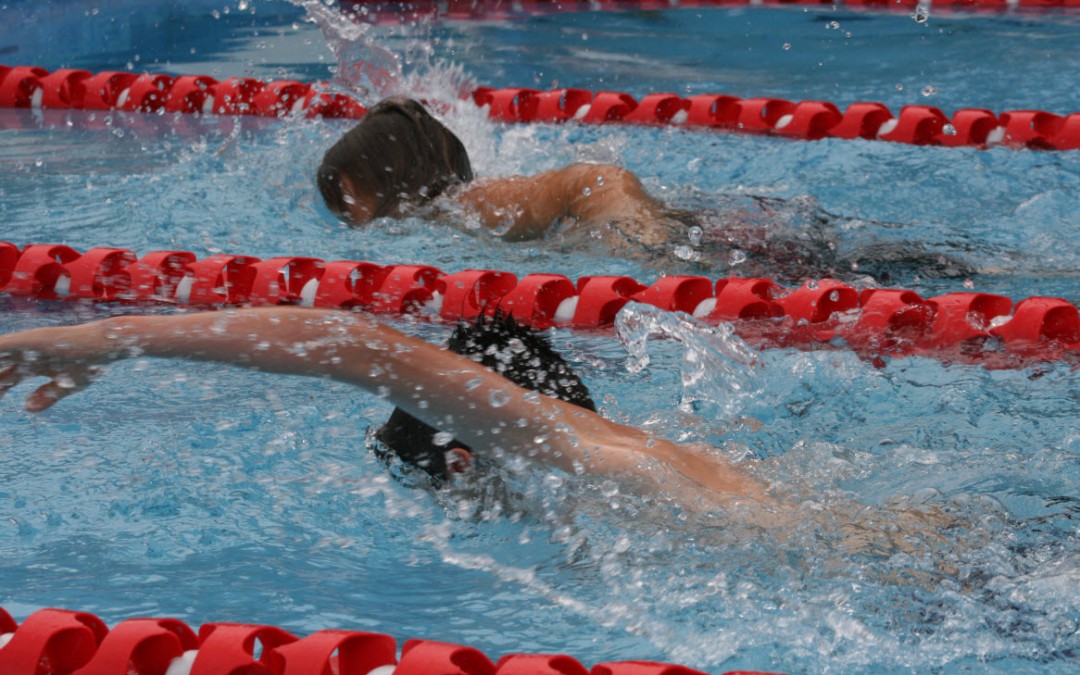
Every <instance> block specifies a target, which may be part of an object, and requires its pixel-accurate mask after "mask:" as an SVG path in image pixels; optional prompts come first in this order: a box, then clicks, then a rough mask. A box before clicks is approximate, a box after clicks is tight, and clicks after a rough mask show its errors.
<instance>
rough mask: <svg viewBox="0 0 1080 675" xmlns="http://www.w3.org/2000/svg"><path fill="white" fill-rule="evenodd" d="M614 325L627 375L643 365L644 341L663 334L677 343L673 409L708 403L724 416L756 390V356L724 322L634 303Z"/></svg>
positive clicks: (646, 355) (646, 354)
mask: <svg viewBox="0 0 1080 675" xmlns="http://www.w3.org/2000/svg"><path fill="white" fill-rule="evenodd" d="M615 328H616V331H617V333H618V336H619V339H620V340H621V341H622V343H623V346H624V347H625V348H626V351H627V354H628V356H627V361H626V368H627V370H628V371H630V372H631V373H638V372H641V371H642V370H643V369H645V368H646V367H647V366H648V365H649V360H650V357H649V352H648V343H649V340H650V339H652V338H667V339H669V340H675V341H677V342H679V343H680V344H681V345H682V346H683V348H684V352H683V355H682V386H683V388H682V392H681V396H680V401H679V407H680V409H682V410H683V411H685V412H691V411H692V410H693V409H694V408H695V406H696V405H697V404H709V405H714V406H718V407H719V412H718V414H719V415H720V416H722V417H730V416H733V415H734V414H735V413H736V412H737V411H738V410H740V409H741V408H742V406H743V405H744V404H745V403H746V401H748V400H749V399H752V398H753V397H754V396H755V394H756V392H757V390H758V384H757V380H758V378H757V376H756V370H755V369H756V368H757V366H758V359H757V354H756V352H754V350H753V349H751V348H750V346H749V345H747V344H746V343H745V342H743V341H742V340H741V339H740V338H738V337H737V336H736V335H735V334H734V331H733V330H732V328H731V326H730V325H727V324H722V325H719V326H707V325H705V324H702V323H699V322H696V321H694V320H693V319H691V318H690V317H688V316H687V315H685V314H680V313H676V312H668V311H664V310H661V309H658V308H656V307H653V306H651V305H637V304H634V305H629V306H627V307H626V308H624V309H623V311H622V312H620V313H619V315H618V316H617V317H616V321H615Z"/></svg>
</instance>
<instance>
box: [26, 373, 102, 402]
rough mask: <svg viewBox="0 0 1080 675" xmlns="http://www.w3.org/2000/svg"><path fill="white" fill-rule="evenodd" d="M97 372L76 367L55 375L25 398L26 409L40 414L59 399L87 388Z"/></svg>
mask: <svg viewBox="0 0 1080 675" xmlns="http://www.w3.org/2000/svg"><path fill="white" fill-rule="evenodd" d="M99 372H100V370H99V369H98V368H94V367H77V368H69V369H67V370H66V371H64V372H62V373H58V374H56V375H55V376H53V378H52V379H51V380H50V381H49V382H47V383H45V384H43V385H41V386H40V387H38V388H37V389H36V390H34V392H33V393H31V394H30V395H29V396H27V397H26V409H27V410H28V411H30V412H41V411H42V410H45V409H47V408H50V407H52V405H53V404H54V403H56V402H57V401H59V400H60V399H63V398H66V397H68V396H71V395H72V394H74V393H77V392H80V391H82V390H83V389H85V388H86V387H88V386H89V385H90V384H91V383H92V382H93V381H94V379H96V377H97V375H98V373H99Z"/></svg>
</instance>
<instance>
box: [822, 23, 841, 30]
mask: <svg viewBox="0 0 1080 675" xmlns="http://www.w3.org/2000/svg"><path fill="white" fill-rule="evenodd" d="M825 28H827V29H829V30H839V29H840V22H839V21H830V22H829V23H827V24H825Z"/></svg>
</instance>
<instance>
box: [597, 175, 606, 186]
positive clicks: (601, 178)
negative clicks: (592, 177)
mask: <svg viewBox="0 0 1080 675" xmlns="http://www.w3.org/2000/svg"><path fill="white" fill-rule="evenodd" d="M596 184H597V185H603V184H604V177H603V176H597V177H596Z"/></svg>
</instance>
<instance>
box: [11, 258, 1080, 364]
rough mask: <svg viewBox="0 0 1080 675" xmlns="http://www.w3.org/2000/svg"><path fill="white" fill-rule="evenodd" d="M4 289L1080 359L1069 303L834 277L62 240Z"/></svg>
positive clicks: (861, 349)
mask: <svg viewBox="0 0 1080 675" xmlns="http://www.w3.org/2000/svg"><path fill="white" fill-rule="evenodd" d="M0 293H6V294H8V295H12V296H16V297H27V298H35V299H41V300H58V299H68V300H85V301H103V302H122V303H168V304H175V305H186V306H191V307H196V308H202V309H213V308H219V307H226V306H242V305H246V306H268V305H303V306H312V307H323V308H339V309H353V308H357V309H362V310H365V311H369V312H373V313H379V314H411V315H415V316H418V317H422V318H432V319H443V320H446V321H457V320H466V321H469V320H472V319H475V318H476V317H477V316H479V315H481V314H487V315H491V314H494V313H496V312H502V313H505V314H509V315H511V316H513V317H514V318H516V319H517V320H518V321H520V322H521V323H523V324H526V325H529V326H532V327H534V328H537V329H546V328H550V327H552V326H560V327H568V328H578V329H601V328H607V327H610V326H611V325H612V324H613V323H614V321H615V315H616V314H617V313H618V312H619V310H620V309H622V307H623V306H624V305H625V304H626V303H628V302H631V301H633V302H640V303H644V304H649V305H653V306H655V307H659V308H660V309H663V310H666V311H673V312H685V313H687V314H691V315H693V316H694V317H696V318H697V319H699V320H701V321H703V322H705V323H710V324H719V323H722V322H730V323H732V324H733V325H734V326H735V329H736V332H737V333H738V334H739V335H740V336H742V337H743V338H744V339H746V340H748V341H750V342H751V343H752V344H754V345H755V346H758V347H762V348H765V347H798V348H818V347H821V346H823V345H833V346H847V347H849V348H851V349H853V350H855V351H856V352H858V353H860V354H864V355H868V356H875V357H876V356H881V355H889V356H903V355H909V354H922V355H927V356H933V357H936V358H940V359H942V360H946V361H953V360H960V361H964V362H978V363H982V364H984V365H986V366H988V367H997V368H1001V367H1021V366H1025V365H1028V364H1030V363H1031V362H1033V361H1047V360H1061V359H1064V360H1070V361H1074V362H1077V363H1080V311H1078V310H1077V308H1076V306H1075V305H1073V304H1071V303H1069V302H1068V301H1066V300H1063V299H1061V298H1048V297H1038V296H1036V297H1032V298H1027V299H1025V300H1022V301H1020V302H1018V303H1016V305H1015V306H1014V305H1013V302H1012V300H1011V299H1009V298H1006V297H1004V296H1000V295H992V294H988V293H973V292H963V293H949V294H946V295H941V296H938V297H934V298H925V299H924V298H922V297H920V296H919V295H918V294H917V293H915V292H914V291H910V290H903V289H864V290H862V291H859V290H857V289H855V288H853V287H851V286H848V285H846V284H844V283H841V282H839V281H836V280H833V279H822V280H818V281H809V282H806V283H805V284H804V285H803V286H801V287H799V288H795V289H786V288H783V287H782V286H780V285H779V284H776V283H775V282H773V281H771V280H769V279H742V278H730V279H719V280H717V281H715V282H714V281H713V280H711V279H709V278H707V277H702V276H664V277H661V278H660V279H658V280H657V281H656V282H654V283H653V284H651V285H645V284H641V283H639V282H637V281H636V280H634V279H632V278H630V277H623V276H588V277H582V278H580V279H578V280H577V282H574V281H572V280H570V279H568V278H567V277H565V276H562V275H558V274H529V275H526V276H524V277H521V278H518V277H517V276H516V275H514V274H512V273H510V272H503V271H498V270H463V271H460V272H455V273H452V274H446V273H444V272H442V271H441V270H438V269H436V268H434V267H430V266H426V265H376V264H373V263H368V262H356V261H348V260H338V261H332V262H324V261H322V260H319V259H317V258H308V257H295V256H294V257H277V258H270V259H268V260H260V259H258V258H255V257H252V256H243V255H225V254H217V255H212V256H209V257H208V258H204V259H202V260H199V259H197V257H196V256H195V254H194V253H191V252H189V251H154V252H152V253H148V254H146V255H144V256H142V257H141V258H138V257H137V256H136V255H135V254H134V253H133V252H131V251H128V250H126V249H117V248H106V247H100V248H93V249H90V250H89V251H87V252H86V253H79V252H78V251H76V250H75V249H73V248H71V247H68V246H63V245H48V244H31V245H28V246H25V247H24V248H22V249H19V248H18V247H16V246H15V245H13V244H11V243H7V242H0Z"/></svg>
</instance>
